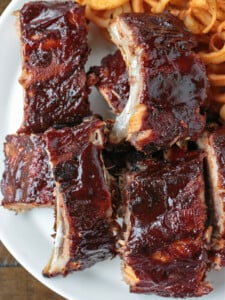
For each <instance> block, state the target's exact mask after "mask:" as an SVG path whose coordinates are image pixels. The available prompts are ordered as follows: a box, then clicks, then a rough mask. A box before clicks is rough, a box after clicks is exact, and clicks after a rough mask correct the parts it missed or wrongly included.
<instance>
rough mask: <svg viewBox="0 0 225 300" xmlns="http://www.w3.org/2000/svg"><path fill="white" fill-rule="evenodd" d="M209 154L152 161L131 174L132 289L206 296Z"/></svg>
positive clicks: (126, 264)
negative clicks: (205, 170) (206, 163)
mask: <svg viewBox="0 0 225 300" xmlns="http://www.w3.org/2000/svg"><path fill="white" fill-rule="evenodd" d="M202 160H203V155H202V154H199V153H193V154H191V155H190V156H188V155H187V156H186V157H183V159H182V160H178V161H174V162H173V163H172V164H171V163H162V162H154V161H152V162H150V161H148V166H147V169H145V170H144V171H138V172H130V173H127V174H126V178H125V180H126V185H125V191H126V192H125V195H126V215H125V222H126V231H125V233H124V240H125V241H124V246H123V248H122V250H121V252H122V256H123V272H124V279H125V280H126V282H127V283H128V284H129V285H130V290H131V292H135V293H156V294H158V295H161V296H172V297H188V296H201V295H204V294H207V293H209V292H210V291H211V289H212V288H211V286H210V285H209V284H208V283H206V282H204V278H205V272H206V268H207V253H206V249H205V240H204V239H205V222H206V205H205V203H204V201H205V200H204V181H203V174H202V171H203V170H202V169H203V163H202Z"/></svg>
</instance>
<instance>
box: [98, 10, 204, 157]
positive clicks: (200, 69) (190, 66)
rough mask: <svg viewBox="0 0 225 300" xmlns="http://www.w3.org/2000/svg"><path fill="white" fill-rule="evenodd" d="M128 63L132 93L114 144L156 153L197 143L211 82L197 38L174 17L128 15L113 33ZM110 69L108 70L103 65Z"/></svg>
mask: <svg viewBox="0 0 225 300" xmlns="http://www.w3.org/2000/svg"><path fill="white" fill-rule="evenodd" d="M109 31H110V34H111V37H112V40H113V42H114V43H115V44H116V45H117V46H118V47H119V49H120V51H121V54H122V56H123V59H124V61H125V64H126V67H127V70H128V75H129V76H128V77H129V84H130V92H129V99H128V101H127V103H126V106H125V108H124V109H123V110H122V112H121V113H120V115H119V116H117V117H116V121H115V125H114V127H113V130H112V133H111V142H112V143H119V142H121V141H123V140H128V141H129V142H131V144H133V145H134V146H135V147H136V148H137V149H138V150H141V151H146V152H148V151H152V150H157V149H160V148H165V147H168V146H171V145H172V144H174V143H175V142H176V141H178V140H182V139H193V140H196V139H197V137H198V136H199V135H200V133H201V132H202V131H203V129H204V127H205V116H204V113H203V112H202V111H203V110H204V108H205V106H206V104H207V101H206V100H207V88H208V80H207V76H206V70H205V66H204V64H203V63H202V62H201V60H200V59H199V57H198V56H197V55H196V54H195V53H194V52H193V51H192V49H193V48H194V47H195V46H196V40H195V38H194V36H193V35H192V34H191V33H190V32H188V31H187V30H186V29H185V28H184V25H183V24H182V23H181V22H180V21H179V20H177V19H176V18H175V17H173V16H171V15H170V14H169V13H164V14H160V15H151V14H122V15H120V16H118V17H117V18H115V19H114V20H113V21H112V23H111V26H110V28H109ZM103 69H104V66H103Z"/></svg>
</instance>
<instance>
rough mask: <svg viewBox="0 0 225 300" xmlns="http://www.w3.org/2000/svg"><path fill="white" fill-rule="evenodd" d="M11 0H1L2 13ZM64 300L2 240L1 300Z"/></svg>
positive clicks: (0, 257) (0, 268)
mask: <svg viewBox="0 0 225 300" xmlns="http://www.w3.org/2000/svg"><path fill="white" fill-rule="evenodd" d="M9 2H10V0H0V14H1V13H2V12H3V10H4V9H5V8H6V6H7V5H8V3H9ZM8 299H10V300H63V299H64V298H62V297H60V296H58V295H57V294H55V293H54V292H52V291H51V290H50V289H48V288H46V287H45V286H44V285H43V284H41V283H40V282H39V281H37V280H36V279H35V278H34V277H33V276H31V275H30V274H29V273H28V272H27V271H26V270H25V269H24V268H22V267H21V266H20V264H19V263H18V262H17V261H16V260H15V259H14V258H13V257H12V256H11V255H10V253H9V252H8V251H7V250H6V248H5V247H4V245H3V244H2V243H1V241H0V300H8Z"/></svg>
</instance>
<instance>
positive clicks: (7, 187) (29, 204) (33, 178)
mask: <svg viewBox="0 0 225 300" xmlns="http://www.w3.org/2000/svg"><path fill="white" fill-rule="evenodd" d="M4 149H5V171H4V173H3V176H2V181H1V190H2V194H3V197H4V198H3V201H2V205H3V206H4V207H5V208H8V209H12V210H15V211H16V212H21V211H24V210H27V209H31V208H34V207H44V206H53V205H54V202H55V197H54V194H53V190H54V185H55V183H54V179H53V174H52V170H51V167H50V164H49V160H48V155H47V152H46V150H45V141H44V140H43V136H42V135H30V136H29V135H24V134H21V135H16V134H15V135H8V136H7V137H6V142H5V145H4Z"/></svg>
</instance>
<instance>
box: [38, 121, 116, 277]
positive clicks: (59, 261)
mask: <svg viewBox="0 0 225 300" xmlns="http://www.w3.org/2000/svg"><path fill="white" fill-rule="evenodd" d="M104 127H105V125H104V122H102V121H100V120H97V119H96V120H91V121H86V122H84V123H82V124H81V125H79V126H77V127H71V128H69V127H66V128H63V129H60V130H55V129H49V130H48V131H47V132H46V143H47V149H48V152H49V158H50V161H51V165H52V168H53V174H54V179H55V181H56V188H55V194H56V222H55V230H56V236H55V244H54V249H53V253H52V257H51V259H50V261H49V263H48V264H47V266H46V267H45V269H44V271H43V274H44V275H45V276H48V277H51V276H54V275H57V274H63V275H66V274H67V273H68V272H70V271H72V270H82V269H84V268H87V267H90V266H92V265H93V264H95V263H96V262H98V261H101V260H103V259H106V258H108V257H112V256H113V255H114V252H115V249H114V247H115V240H114V234H113V226H114V225H115V224H114V222H113V220H112V199H111V194H110V190H109V187H108V185H107V183H108V184H110V183H109V182H108V181H109V180H110V177H108V174H107V171H106V169H105V168H104V164H103V161H102V149H103V146H104V143H105V136H104Z"/></svg>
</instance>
